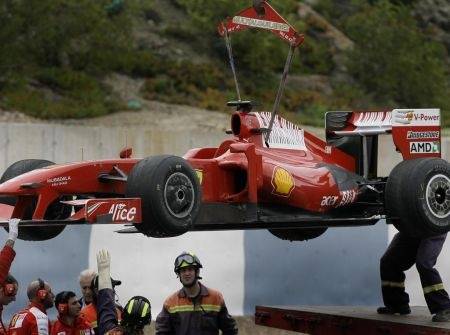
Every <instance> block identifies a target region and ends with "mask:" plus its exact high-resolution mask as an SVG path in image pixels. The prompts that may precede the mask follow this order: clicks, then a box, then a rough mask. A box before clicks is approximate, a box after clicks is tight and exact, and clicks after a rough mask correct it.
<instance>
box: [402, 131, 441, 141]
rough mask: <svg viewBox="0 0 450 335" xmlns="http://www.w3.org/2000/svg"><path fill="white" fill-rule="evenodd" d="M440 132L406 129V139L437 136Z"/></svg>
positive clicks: (425, 138)
mask: <svg viewBox="0 0 450 335" xmlns="http://www.w3.org/2000/svg"><path fill="white" fill-rule="evenodd" d="M440 135H441V133H440V132H439V131H408V134H407V136H406V138H407V139H408V140H422V139H424V140H427V139H432V138H439V137H440Z"/></svg>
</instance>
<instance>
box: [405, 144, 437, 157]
mask: <svg viewBox="0 0 450 335" xmlns="http://www.w3.org/2000/svg"><path fill="white" fill-rule="evenodd" d="M440 152H441V147H440V143H439V142H409V153H411V154H438V153H440Z"/></svg>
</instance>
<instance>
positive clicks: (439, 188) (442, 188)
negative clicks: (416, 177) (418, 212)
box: [426, 174, 450, 219]
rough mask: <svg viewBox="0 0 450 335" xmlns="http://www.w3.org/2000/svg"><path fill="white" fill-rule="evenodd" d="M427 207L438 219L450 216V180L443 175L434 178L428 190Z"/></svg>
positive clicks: (429, 183)
mask: <svg viewBox="0 0 450 335" xmlns="http://www.w3.org/2000/svg"><path fill="white" fill-rule="evenodd" d="M426 199H427V206H428V209H429V210H430V212H431V213H432V214H433V215H434V216H436V217H437V218H440V219H444V218H446V217H448V216H449V215H450V179H449V178H448V177H447V176H445V175H442V174H438V175H435V176H433V177H432V178H431V179H430V181H429V182H428V184H427V188H426Z"/></svg>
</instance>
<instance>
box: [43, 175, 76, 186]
mask: <svg viewBox="0 0 450 335" xmlns="http://www.w3.org/2000/svg"><path fill="white" fill-rule="evenodd" d="M70 180H71V178H70V176H63V177H55V178H50V179H47V183H49V184H52V186H61V185H67V183H68V182H69V181H70Z"/></svg>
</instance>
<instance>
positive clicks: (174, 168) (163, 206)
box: [126, 155, 201, 237]
mask: <svg viewBox="0 0 450 335" xmlns="http://www.w3.org/2000/svg"><path fill="white" fill-rule="evenodd" d="M126 196H127V197H139V198H141V207H142V223H140V224H136V225H135V227H136V229H137V230H139V231H140V232H141V233H143V234H144V235H146V236H152V237H171V236H178V235H181V234H184V233H185V232H187V231H188V230H189V229H190V228H191V227H192V225H193V224H194V222H195V220H196V218H197V216H198V212H199V209H200V202H201V191H200V184H199V181H198V177H197V175H196V173H195V172H194V170H193V169H192V168H191V166H190V165H189V164H188V163H187V162H186V160H184V159H183V158H181V157H177V156H168V155H166V156H154V157H149V158H146V159H143V160H141V161H139V162H138V163H137V164H136V165H135V166H134V167H133V169H132V170H131V173H130V175H129V176H128V180H127V190H126Z"/></svg>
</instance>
